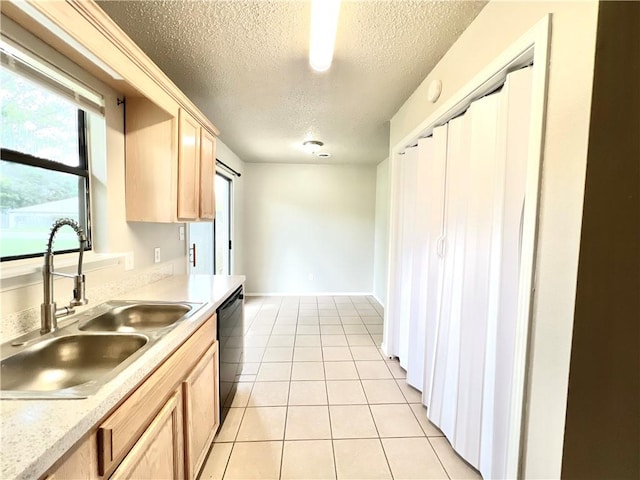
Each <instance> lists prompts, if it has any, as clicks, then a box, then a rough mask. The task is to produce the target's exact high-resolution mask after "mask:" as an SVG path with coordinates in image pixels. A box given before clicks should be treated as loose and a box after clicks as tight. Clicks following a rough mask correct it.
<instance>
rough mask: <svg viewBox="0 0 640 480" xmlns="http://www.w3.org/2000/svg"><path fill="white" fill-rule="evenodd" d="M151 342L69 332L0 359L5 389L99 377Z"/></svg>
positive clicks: (62, 385)
mask: <svg viewBox="0 0 640 480" xmlns="http://www.w3.org/2000/svg"><path fill="white" fill-rule="evenodd" d="M148 342H149V338H148V337H147V336H145V335H141V334H117V335H114V334H111V335H109V334H103V335H100V334H97V335H67V336H63V337H58V338H55V337H54V338H49V339H46V340H42V341H40V342H37V343H35V344H33V345H31V346H30V347H28V348H26V349H24V350H22V351H21V352H19V353H16V354H15V355H12V356H10V357H8V358H5V359H4V360H2V361H1V362H0V372H1V373H2V376H1V377H0V384H1V387H2V390H19V391H32V392H51V391H54V390H62V389H66V388H69V387H75V386H77V385H80V384H83V383H86V382H90V381H92V380H96V379H98V378H100V377H101V376H103V375H104V374H105V373H108V372H110V371H111V370H113V369H114V368H116V367H117V366H118V365H120V364H121V363H122V362H124V361H125V360H126V359H127V358H129V357H130V356H131V355H133V354H134V353H135V352H137V351H138V350H140V349H141V348H142V347H144V346H145V345H146V344H147V343H148Z"/></svg>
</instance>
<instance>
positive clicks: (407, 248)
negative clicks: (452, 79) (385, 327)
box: [389, 126, 446, 390]
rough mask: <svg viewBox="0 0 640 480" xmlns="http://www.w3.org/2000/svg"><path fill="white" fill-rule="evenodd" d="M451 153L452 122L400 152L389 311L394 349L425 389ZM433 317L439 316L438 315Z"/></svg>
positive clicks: (409, 378) (411, 378)
mask: <svg viewBox="0 0 640 480" xmlns="http://www.w3.org/2000/svg"><path fill="white" fill-rule="evenodd" d="M436 138H438V139H439V144H437V142H436ZM436 144H437V145H436ZM445 156H446V126H445V127H440V128H439V129H438V133H437V134H434V136H433V137H429V138H424V139H421V140H420V141H419V142H418V145H417V146H416V147H411V148H408V149H407V150H406V151H405V153H404V155H400V156H399V157H398V168H397V176H396V178H395V181H396V187H397V192H398V194H397V199H398V202H397V205H396V208H397V209H396V215H395V218H396V222H395V228H397V232H398V241H397V244H396V245H397V246H396V249H395V250H394V252H393V261H392V264H393V265H395V266H396V267H395V272H394V273H395V279H397V280H395V282H394V283H395V285H396V286H400V288H397V289H395V290H394V295H391V296H390V299H389V300H390V302H389V303H390V305H389V306H390V313H391V312H392V314H390V316H389V317H390V318H393V321H394V326H395V330H394V335H395V337H396V339H397V341H396V343H395V344H394V345H393V350H392V352H391V354H393V355H396V356H398V357H399V360H400V365H401V366H402V367H403V368H404V369H405V370H406V371H407V383H409V384H410V385H412V386H414V387H415V388H417V389H418V390H423V387H424V384H423V383H424V379H425V368H427V367H428V366H429V365H427V364H426V363H425V356H427V355H428V353H427V350H428V351H429V352H432V349H433V340H434V336H433V334H431V336H430V338H429V339H427V337H429V332H433V330H434V328H430V329H429V328H428V326H427V318H428V310H429V309H432V304H431V303H430V302H429V301H428V294H427V292H428V291H429V290H432V291H433V293H432V295H433V296H436V295H437V287H438V284H437V278H436V277H434V278H433V279H431V275H430V270H432V269H433V266H432V265H431V264H432V263H433V257H437V252H436V248H437V241H438V239H439V238H440V237H441V236H442V224H443V208H444V196H443V195H444V168H445V163H444V162H445ZM438 260H439V259H438ZM434 305H435V304H434ZM431 319H432V321H435V317H434V315H431ZM429 354H431V353H429Z"/></svg>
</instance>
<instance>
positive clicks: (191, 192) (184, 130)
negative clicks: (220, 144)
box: [178, 109, 200, 220]
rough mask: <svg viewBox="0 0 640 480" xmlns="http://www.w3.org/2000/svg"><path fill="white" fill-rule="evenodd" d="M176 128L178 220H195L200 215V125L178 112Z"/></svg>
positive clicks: (181, 111) (189, 116) (188, 116)
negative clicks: (177, 126) (178, 124)
mask: <svg viewBox="0 0 640 480" xmlns="http://www.w3.org/2000/svg"><path fill="white" fill-rule="evenodd" d="M179 122H180V126H179V128H178V138H179V143H178V220H196V219H197V218H198V215H199V213H200V125H198V123H197V122H196V121H195V119H194V118H193V117H192V116H191V115H189V114H188V113H187V112H186V111H184V110H182V109H181V110H180V116H179Z"/></svg>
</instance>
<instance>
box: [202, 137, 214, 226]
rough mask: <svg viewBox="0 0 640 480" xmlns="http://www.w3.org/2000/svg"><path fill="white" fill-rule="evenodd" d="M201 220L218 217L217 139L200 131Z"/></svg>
mask: <svg viewBox="0 0 640 480" xmlns="http://www.w3.org/2000/svg"><path fill="white" fill-rule="evenodd" d="M200 133H201V135H200V219H202V220H205V219H206V220H213V218H214V217H215V215H216V205H215V192H214V185H215V176H216V137H214V136H213V135H211V134H210V133H209V132H208V131H207V130H205V129H204V128H201V129H200Z"/></svg>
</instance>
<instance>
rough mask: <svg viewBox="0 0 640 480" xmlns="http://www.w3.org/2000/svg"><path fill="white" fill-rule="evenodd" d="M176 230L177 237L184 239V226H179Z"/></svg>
mask: <svg viewBox="0 0 640 480" xmlns="http://www.w3.org/2000/svg"><path fill="white" fill-rule="evenodd" d="M178 231H179V233H178V238H179V239H180V240H184V227H180V230H178Z"/></svg>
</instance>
